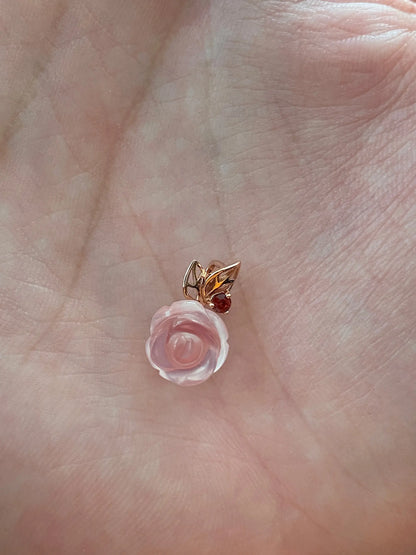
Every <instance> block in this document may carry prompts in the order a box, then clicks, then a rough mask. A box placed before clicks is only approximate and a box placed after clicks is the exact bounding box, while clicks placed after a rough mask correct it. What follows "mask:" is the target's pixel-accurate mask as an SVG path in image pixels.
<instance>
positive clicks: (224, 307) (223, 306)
mask: <svg viewBox="0 0 416 555" xmlns="http://www.w3.org/2000/svg"><path fill="white" fill-rule="evenodd" d="M211 302H212V304H213V305H214V307H213V309H212V310H213V311H214V312H220V313H223V312H228V311H229V310H230V306H231V299H230V297H227V295H226V294H225V293H216V294H215V295H214V296H213V297H212V299H211Z"/></svg>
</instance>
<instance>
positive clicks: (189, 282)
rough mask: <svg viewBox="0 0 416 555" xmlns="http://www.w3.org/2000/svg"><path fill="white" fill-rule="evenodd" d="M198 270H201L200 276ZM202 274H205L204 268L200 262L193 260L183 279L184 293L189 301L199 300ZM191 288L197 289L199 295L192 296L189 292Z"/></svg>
mask: <svg viewBox="0 0 416 555" xmlns="http://www.w3.org/2000/svg"><path fill="white" fill-rule="evenodd" d="M198 270H199V274H198V275H197V271H198ZM202 273H203V268H202V266H201V264H200V263H199V262H198V260H192V262H191V263H190V264H189V266H188V269H187V270H186V272H185V275H184V277H183V284H182V288H183V293H184V295H185V297H186V298H187V299H193V300H198V294H199V288H200V283H201V277H202ZM189 287H191V288H193V289H196V291H197V293H196V295H195V297H193V296H192V295H190V293H189V291H188V288H189Z"/></svg>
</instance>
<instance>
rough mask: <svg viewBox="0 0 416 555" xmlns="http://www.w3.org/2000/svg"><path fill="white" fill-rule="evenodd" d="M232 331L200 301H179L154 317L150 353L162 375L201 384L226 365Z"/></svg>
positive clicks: (183, 381)
mask: <svg viewBox="0 0 416 555" xmlns="http://www.w3.org/2000/svg"><path fill="white" fill-rule="evenodd" d="M227 339H228V332H227V328H226V327H225V324H224V322H223V321H222V319H221V318H220V317H219V316H218V315H217V314H215V313H214V312H212V311H211V310H209V309H207V308H205V307H204V306H203V305H202V304H201V303H200V302H198V301H191V300H183V301H175V302H174V303H172V304H171V305H170V306H162V307H161V308H160V309H159V310H158V311H157V312H156V313H155V314H154V316H153V318H152V321H151V324H150V337H149V338H148V339H147V341H146V355H147V358H148V359H149V362H150V364H151V365H152V366H153V367H154V368H156V369H157V370H158V371H159V374H160V375H161V376H162V378H165V379H166V380H169V381H171V382H174V383H175V384H177V385H186V386H188V385H197V384H199V383H202V382H204V381H205V380H207V379H208V378H209V377H210V376H211V375H212V374H213V373H214V372H216V371H217V370H219V369H220V368H221V366H222V365H223V364H224V361H225V359H226V357H227V354H228V342H227Z"/></svg>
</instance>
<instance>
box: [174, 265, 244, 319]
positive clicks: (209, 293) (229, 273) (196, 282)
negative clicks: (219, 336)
mask: <svg viewBox="0 0 416 555" xmlns="http://www.w3.org/2000/svg"><path fill="white" fill-rule="evenodd" d="M240 266H241V262H240V261H238V262H235V263H234V264H230V265H229V266H225V265H224V264H223V263H222V262H220V261H219V260H212V261H211V262H210V263H209V265H208V267H207V268H204V267H203V266H202V265H201V264H200V263H199V262H198V260H192V262H191V263H190V264H189V266H188V269H187V270H186V272H185V275H184V278H183V285H182V289H183V294H184V296H185V298H186V299H191V300H193V301H199V302H200V303H202V304H203V305H205V306H207V307H209V308H211V309H213V308H214V304H213V302H212V298H213V296H214V295H216V294H218V293H224V294H225V296H226V297H228V298H231V293H230V290H231V288H232V286H233V284H234V281H235V280H236V279H237V276H238V272H239V271H240ZM189 289H195V290H196V294H195V296H192V295H191V294H190V292H189ZM226 312H228V310H227V311H226Z"/></svg>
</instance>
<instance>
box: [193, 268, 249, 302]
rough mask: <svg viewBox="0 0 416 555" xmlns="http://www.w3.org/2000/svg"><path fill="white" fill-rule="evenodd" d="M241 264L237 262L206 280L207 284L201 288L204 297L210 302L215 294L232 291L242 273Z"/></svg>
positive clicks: (216, 271)
mask: <svg viewBox="0 0 416 555" xmlns="http://www.w3.org/2000/svg"><path fill="white" fill-rule="evenodd" d="M240 266H241V262H240V261H239V262H235V263H234V264H231V265H230V266H225V267H224V268H220V269H219V270H215V272H212V274H209V275H208V276H207V277H206V278H205V283H204V284H203V286H202V288H201V293H202V297H203V298H204V299H206V300H209V299H210V298H211V297H212V296H213V295H215V293H218V292H219V291H221V292H224V293H225V292H227V291H230V289H231V287H232V286H233V283H234V281H235V280H236V279H237V275H238V272H239V271H240Z"/></svg>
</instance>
